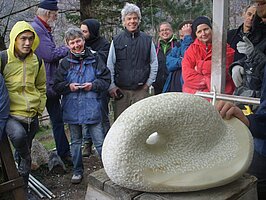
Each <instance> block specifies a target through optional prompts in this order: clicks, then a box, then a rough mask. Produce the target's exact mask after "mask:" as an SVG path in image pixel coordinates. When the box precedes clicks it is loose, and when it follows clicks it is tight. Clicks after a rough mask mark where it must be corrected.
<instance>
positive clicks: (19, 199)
mask: <svg viewBox="0 0 266 200" xmlns="http://www.w3.org/2000/svg"><path fill="white" fill-rule="evenodd" d="M0 159H1V164H2V169H3V173H4V176H5V178H6V179H7V180H6V181H5V182H4V183H0V194H1V193H5V192H11V194H12V196H13V199H14V200H26V194H25V190H24V180H23V178H22V177H21V176H19V174H18V171H17V168H16V165H15V161H14V158H13V155H12V151H11V148H10V144H9V141H8V138H7V136H6V135H3V137H2V140H1V142H0Z"/></svg>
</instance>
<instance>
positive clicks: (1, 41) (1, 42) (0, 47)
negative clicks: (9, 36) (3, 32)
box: [0, 36, 6, 51]
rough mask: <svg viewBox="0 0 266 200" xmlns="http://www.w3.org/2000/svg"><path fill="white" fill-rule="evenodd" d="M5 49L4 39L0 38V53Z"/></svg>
mask: <svg viewBox="0 0 266 200" xmlns="http://www.w3.org/2000/svg"><path fill="white" fill-rule="evenodd" d="M5 49H6V45H5V39H4V37H3V36H0V51H3V50H5Z"/></svg>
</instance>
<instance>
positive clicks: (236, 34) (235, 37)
mask: <svg viewBox="0 0 266 200" xmlns="http://www.w3.org/2000/svg"><path fill="white" fill-rule="evenodd" d="M243 36H246V37H247V38H248V39H250V37H251V33H250V32H248V33H244V32H243V24H242V25H241V26H239V27H238V28H237V29H232V30H229V31H228V32H227V43H228V44H229V45H230V47H232V48H233V49H234V50H235V55H234V61H237V60H240V59H242V58H244V57H245V54H243V53H239V52H238V51H237V48H236V44H237V43H238V42H239V41H242V42H243V39H242V38H243Z"/></svg>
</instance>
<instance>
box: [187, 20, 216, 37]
mask: <svg viewBox="0 0 266 200" xmlns="http://www.w3.org/2000/svg"><path fill="white" fill-rule="evenodd" d="M201 24H206V25H208V26H209V27H210V28H211V29H212V24H211V21H210V19H209V18H208V17H205V16H200V17H197V18H196V19H194V21H193V22H192V34H191V35H192V38H193V39H195V38H196V31H197V27H198V25H201Z"/></svg>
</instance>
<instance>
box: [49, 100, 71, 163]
mask: <svg viewBox="0 0 266 200" xmlns="http://www.w3.org/2000/svg"><path fill="white" fill-rule="evenodd" d="M46 109H47V111H48V113H49V116H50V120H51V123H52V127H53V134H54V140H55V145H56V151H57V154H58V156H60V157H61V158H65V157H67V156H70V155H71V154H70V147H69V142H68V140H67V137H66V134H65V128H64V122H63V116H62V108H61V104H60V100H59V98H48V97H47V101H46Z"/></svg>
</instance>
